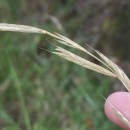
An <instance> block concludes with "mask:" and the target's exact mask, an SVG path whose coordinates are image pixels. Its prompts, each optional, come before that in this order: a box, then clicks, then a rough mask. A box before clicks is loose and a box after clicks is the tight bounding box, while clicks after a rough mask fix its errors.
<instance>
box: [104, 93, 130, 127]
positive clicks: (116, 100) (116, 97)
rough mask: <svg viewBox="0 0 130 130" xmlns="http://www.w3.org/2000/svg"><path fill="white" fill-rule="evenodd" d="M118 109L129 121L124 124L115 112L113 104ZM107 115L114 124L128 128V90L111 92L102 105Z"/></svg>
mask: <svg viewBox="0 0 130 130" xmlns="http://www.w3.org/2000/svg"><path fill="white" fill-rule="evenodd" d="M111 104H112V105H113V106H114V107H115V108H116V109H117V110H118V111H120V112H121V113H122V114H123V115H124V116H125V118H126V119H127V120H128V121H129V124H128V125H126V124H125V123H124V122H123V121H122V120H121V119H120V118H119V116H118V115H117V114H116V113H115V110H114V109H113V106H112V105H111ZM104 109H105V113H106V115H107V117H108V118H109V119H110V120H111V121H112V122H113V123H115V124H117V125H118V126H120V127H121V128H123V129H125V130H130V93H129V92H116V93H113V94H111V95H110V96H109V97H108V98H107V100H106V102H105V105H104Z"/></svg>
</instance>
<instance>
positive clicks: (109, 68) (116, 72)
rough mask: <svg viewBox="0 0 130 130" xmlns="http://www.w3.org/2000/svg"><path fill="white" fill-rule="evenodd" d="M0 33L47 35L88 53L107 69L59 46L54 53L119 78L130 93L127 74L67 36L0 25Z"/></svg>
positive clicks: (122, 117) (118, 112)
mask: <svg viewBox="0 0 130 130" xmlns="http://www.w3.org/2000/svg"><path fill="white" fill-rule="evenodd" d="M0 31H12V32H22V33H39V34H46V35H48V36H50V37H52V38H53V39H54V40H55V41H57V42H58V43H59V44H64V45H65V46H69V47H72V48H74V49H78V50H80V51H82V52H84V53H86V54H87V55H89V56H91V57H93V58H95V59H96V60H98V61H99V62H101V63H102V64H103V65H105V67H102V66H100V65H97V64H95V63H92V62H91V61H88V60H86V59H83V58H82V57H80V56H78V55H76V54H74V53H72V52H70V51H68V50H65V49H64V48H62V47H59V46H56V48H55V51H54V52H52V53H54V54H56V55H58V56H60V57H62V58H64V59H66V60H69V61H71V62H74V63H76V64H78V65H80V66H83V67H85V68H88V69H90V70H93V71H96V72H98V73H101V74H104V75H108V76H111V77H115V78H118V79H119V80H120V81H121V82H122V83H123V84H124V86H125V87H126V88H127V90H128V91H129V92H130V80H129V78H128V77H127V76H126V74H125V73H124V72H123V70H122V69H121V68H120V67H118V66H117V65H116V64H115V63H113V62H112V61H111V60H110V59H108V58H107V57H106V56H104V55H103V54H102V53H100V52H99V51H97V50H94V49H93V50H94V51H95V52H96V53H97V54H98V55H99V56H100V58H98V57H97V56H95V55H94V54H92V53H90V52H89V51H88V50H86V49H85V48H83V47H81V46H80V45H79V44H77V43H76V42H74V41H72V40H70V39H69V38H67V37H65V36H62V35H60V34H57V33H51V32H48V31H46V30H43V29H39V28H36V27H32V26H25V25H16V24H7V23H0ZM111 105H112V104H111ZM112 107H113V109H114V110H115V112H116V114H117V116H118V117H119V118H120V120H121V121H122V122H123V123H125V124H126V125H127V126H128V127H129V128H130V122H129V121H128V120H127V119H126V118H125V116H124V115H123V114H122V113H121V112H120V111H119V110H117V109H116V108H115V107H114V106H113V105H112Z"/></svg>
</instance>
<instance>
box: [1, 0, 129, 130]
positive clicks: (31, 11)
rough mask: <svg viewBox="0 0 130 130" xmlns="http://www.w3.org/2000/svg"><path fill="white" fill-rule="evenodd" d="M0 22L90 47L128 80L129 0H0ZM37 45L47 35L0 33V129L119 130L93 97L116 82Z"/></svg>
mask: <svg viewBox="0 0 130 130" xmlns="http://www.w3.org/2000/svg"><path fill="white" fill-rule="evenodd" d="M0 22H2V23H14V24H25V25H32V26H36V27H39V28H43V29H46V30H48V31H55V32H58V33H61V34H63V35H65V36H67V37H69V38H71V39H72V40H74V41H76V42H78V43H79V44H80V45H82V46H84V47H87V46H86V44H89V45H90V46H92V47H93V48H95V49H98V50H99V51H101V52H103V53H104V54H105V55H107V56H108V57H109V58H110V59H112V60H113V61H114V62H116V63H117V64H118V65H120V66H121V67H122V68H123V69H124V71H125V72H127V74H128V76H129V75H130V73H129V72H130V66H129V61H130V55H129V50H130V38H129V35H130V29H129V28H130V2H129V0H120V1H119V0H100V1H99V0H0ZM41 48H44V49H47V50H51V49H52V48H53V45H52V44H50V43H48V40H47V39H46V36H42V35H37V34H21V33H11V32H0V129H3V130H110V129H112V130H114V129H116V130H119V129H120V128H118V127H117V126H115V125H114V124H112V123H111V122H110V121H109V120H108V119H107V118H106V116H105V114H104V110H103V104H104V102H105V101H104V99H103V98H102V97H101V96H100V94H102V95H104V96H105V97H107V96H108V95H109V94H110V93H112V92H114V91H121V90H125V89H124V88H123V87H122V85H121V84H120V83H119V82H118V81H116V80H114V79H112V78H110V77H107V76H106V77H105V76H103V75H101V74H97V73H95V72H92V71H89V70H86V69H84V68H82V67H80V66H78V65H76V64H73V63H70V62H68V61H65V60H63V59H61V58H59V57H57V56H55V55H53V54H51V53H49V52H47V51H45V50H43V49H41ZM77 53H78V52H77Z"/></svg>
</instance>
